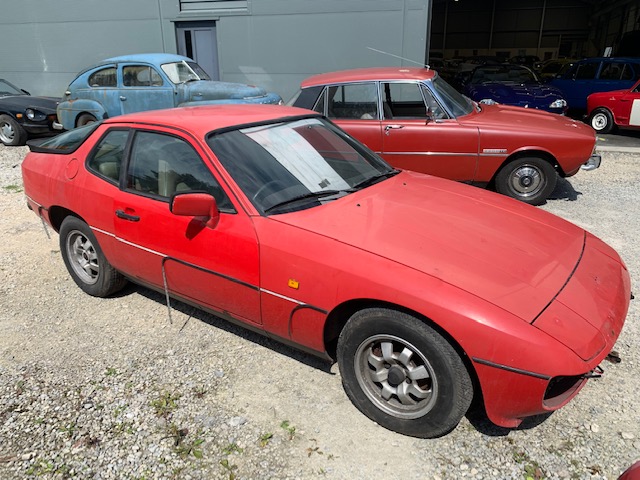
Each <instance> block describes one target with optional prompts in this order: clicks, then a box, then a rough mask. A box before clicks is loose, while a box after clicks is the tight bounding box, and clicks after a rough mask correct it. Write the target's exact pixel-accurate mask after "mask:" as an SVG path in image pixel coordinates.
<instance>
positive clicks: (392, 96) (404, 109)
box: [382, 83, 427, 119]
mask: <svg viewBox="0 0 640 480" xmlns="http://www.w3.org/2000/svg"><path fill="white" fill-rule="evenodd" d="M382 90H383V92H384V94H383V95H384V96H383V99H384V101H383V105H384V118H386V119H391V118H426V116H427V106H426V105H425V103H424V99H423V98H422V93H420V86H419V85H418V84H417V83H384V84H383V89H382ZM390 114H391V115H390Z"/></svg>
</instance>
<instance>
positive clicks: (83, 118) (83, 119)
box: [76, 113, 97, 127]
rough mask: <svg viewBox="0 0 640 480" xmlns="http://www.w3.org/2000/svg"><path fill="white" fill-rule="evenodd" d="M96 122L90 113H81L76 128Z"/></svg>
mask: <svg viewBox="0 0 640 480" xmlns="http://www.w3.org/2000/svg"><path fill="white" fill-rule="evenodd" d="M94 122H97V120H96V117H94V116H93V115H91V114H90V113H83V114H82V115H80V116H79V117H78V121H77V125H76V126H77V127H84V126H85V125H89V124H90V123H94Z"/></svg>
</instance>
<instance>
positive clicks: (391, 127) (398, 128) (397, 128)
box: [384, 125, 404, 135]
mask: <svg viewBox="0 0 640 480" xmlns="http://www.w3.org/2000/svg"><path fill="white" fill-rule="evenodd" d="M401 128H404V125H387V126H386V127H384V133H385V135H389V130H400V129H401Z"/></svg>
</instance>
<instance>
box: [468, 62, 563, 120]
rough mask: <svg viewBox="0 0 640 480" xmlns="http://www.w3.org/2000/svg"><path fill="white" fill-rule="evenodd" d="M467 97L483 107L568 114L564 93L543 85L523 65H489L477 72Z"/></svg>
mask: <svg viewBox="0 0 640 480" xmlns="http://www.w3.org/2000/svg"><path fill="white" fill-rule="evenodd" d="M463 93H464V94H465V95H466V96H467V97H469V98H471V99H472V100H475V101H476V102H479V103H489V104H492V103H501V104H503V105H513V106H516V107H525V108H536V109H538V110H546V111H547V112H551V113H559V114H564V113H565V111H566V109H567V102H566V100H565V99H564V96H563V95H562V92H561V91H560V90H558V89H557V88H555V87H551V86H549V85H548V84H544V83H542V82H541V81H540V80H538V77H536V75H535V73H533V72H532V71H531V70H529V69H528V68H527V67H524V66H520V65H508V64H503V65H485V66H482V67H478V68H476V69H475V70H474V71H473V73H472V74H471V76H470V77H469V80H468V81H467V82H466V83H465V85H464V90H463Z"/></svg>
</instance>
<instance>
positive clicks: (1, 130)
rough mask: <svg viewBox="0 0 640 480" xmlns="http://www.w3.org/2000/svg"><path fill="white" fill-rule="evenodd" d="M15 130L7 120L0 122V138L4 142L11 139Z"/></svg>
mask: <svg viewBox="0 0 640 480" xmlns="http://www.w3.org/2000/svg"><path fill="white" fill-rule="evenodd" d="M15 135H16V132H14V131H13V128H11V125H9V123H8V122H2V123H0V140H2V141H3V142H5V143H10V142H12V141H13V139H14V137H15Z"/></svg>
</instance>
